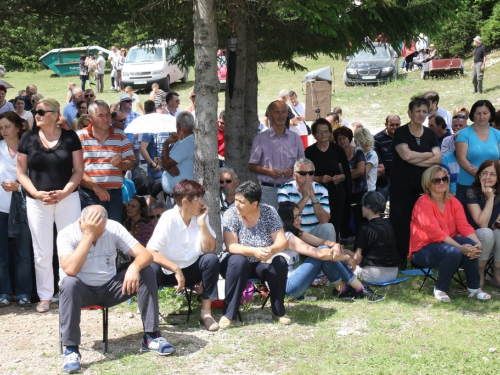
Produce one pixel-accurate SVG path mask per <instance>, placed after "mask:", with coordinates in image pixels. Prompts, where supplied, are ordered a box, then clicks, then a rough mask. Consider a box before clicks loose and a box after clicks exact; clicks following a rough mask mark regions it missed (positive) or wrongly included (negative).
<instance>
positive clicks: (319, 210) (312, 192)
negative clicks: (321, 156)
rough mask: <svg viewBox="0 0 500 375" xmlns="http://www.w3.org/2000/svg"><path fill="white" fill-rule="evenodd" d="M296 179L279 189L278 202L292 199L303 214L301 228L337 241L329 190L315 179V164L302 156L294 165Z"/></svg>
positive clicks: (320, 236)
mask: <svg viewBox="0 0 500 375" xmlns="http://www.w3.org/2000/svg"><path fill="white" fill-rule="evenodd" d="M293 176H294V179H295V181H291V182H288V183H286V184H284V185H283V186H281V187H280V189H279V190H278V202H285V201H290V202H293V203H295V204H297V206H299V210H300V212H301V214H302V223H301V227H300V229H302V230H304V231H306V232H309V233H311V234H312V235H314V236H316V237H319V238H322V239H324V240H330V241H333V242H335V237H336V235H335V228H334V227H333V225H332V224H331V223H329V222H328V221H329V220H330V204H329V200H328V190H327V189H326V188H325V187H324V186H323V185H320V184H318V183H316V182H314V181H313V179H314V164H313V162H312V161H311V160H309V159H306V158H301V159H299V160H297V161H296V162H295V165H294V174H293Z"/></svg>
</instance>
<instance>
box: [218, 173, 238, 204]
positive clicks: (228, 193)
mask: <svg viewBox="0 0 500 375" xmlns="http://www.w3.org/2000/svg"><path fill="white" fill-rule="evenodd" d="M219 180H220V189H221V193H222V195H223V199H221V202H220V203H221V206H222V207H226V208H229V207H230V206H231V205H233V204H234V195H235V193H234V192H235V190H236V188H237V187H238V185H239V184H240V179H239V178H238V174H237V173H236V171H235V170H234V169H233V168H231V167H222V168H221V169H220V174H219Z"/></svg>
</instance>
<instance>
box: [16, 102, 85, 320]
mask: <svg viewBox="0 0 500 375" xmlns="http://www.w3.org/2000/svg"><path fill="white" fill-rule="evenodd" d="M59 108H60V107H59V103H58V102H57V101H55V100H54V99H42V100H40V101H39V102H38V103H37V105H36V110H35V111H36V115H35V118H36V123H37V126H36V127H34V128H33V130H30V131H27V132H26V133H24V134H23V136H22V137H21V141H20V143H19V148H18V157H17V178H18V179H19V182H20V183H21V185H22V186H23V187H24V188H25V189H26V191H27V194H28V197H27V199H26V210H27V214H28V224H29V227H30V230H31V235H32V237H33V250H34V253H35V271H36V283H37V291H38V296H39V297H40V303H39V304H38V306H37V310H38V311H39V312H47V311H48V310H49V308H50V302H51V300H52V296H53V294H54V275H53V272H52V253H53V248H54V238H53V233H54V232H53V225H54V222H55V223H56V227H57V230H58V231H59V230H61V229H62V228H64V227H65V226H66V225H68V224H71V223H73V222H75V221H77V220H78V218H79V217H80V199H79V196H78V192H77V191H76V190H77V188H78V184H79V183H80V180H81V179H82V176H83V154H82V145H81V143H80V140H79V139H78V136H77V135H76V133H75V132H74V131H73V130H64V129H61V128H59V127H58V126H57V120H58V119H59Z"/></svg>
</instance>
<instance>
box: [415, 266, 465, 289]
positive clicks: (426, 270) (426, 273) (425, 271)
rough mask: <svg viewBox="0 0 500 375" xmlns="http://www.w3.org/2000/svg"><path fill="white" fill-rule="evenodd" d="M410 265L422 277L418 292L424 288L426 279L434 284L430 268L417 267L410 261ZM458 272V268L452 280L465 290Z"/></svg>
mask: <svg viewBox="0 0 500 375" xmlns="http://www.w3.org/2000/svg"><path fill="white" fill-rule="evenodd" d="M411 264H412V266H413V268H416V269H418V270H420V272H422V274H423V275H424V279H423V280H422V283H421V284H420V287H419V288H418V291H419V292H420V291H421V290H422V288H423V287H424V284H425V282H426V281H427V278H429V279H431V280H433V281H434V282H436V279H435V278H434V277H433V276H432V275H431V274H430V273H431V268H425V267H422V266H420V265H418V264H417V263H415V261H411ZM459 270H460V267H458V268H457V270H456V271H455V274H454V275H453V280H455V281H456V282H457V283H459V284H460V286H461V287H462V288H464V289H467V285H466V284H465V282H464V280H463V279H462V276H461V275H460V272H459Z"/></svg>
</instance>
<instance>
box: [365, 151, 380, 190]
mask: <svg viewBox="0 0 500 375" xmlns="http://www.w3.org/2000/svg"><path fill="white" fill-rule="evenodd" d="M365 158H366V163H367V164H368V163H370V164H372V165H373V167H372V169H370V172H369V173H368V177H369V178H367V179H366V183H367V184H368V191H375V189H376V185H377V168H378V155H377V152H376V151H375V150H371V151H368V152H367V153H365Z"/></svg>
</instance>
